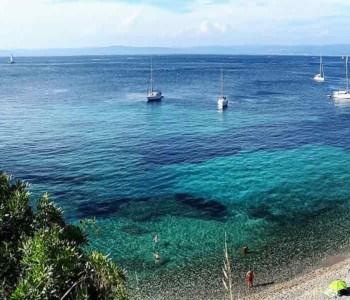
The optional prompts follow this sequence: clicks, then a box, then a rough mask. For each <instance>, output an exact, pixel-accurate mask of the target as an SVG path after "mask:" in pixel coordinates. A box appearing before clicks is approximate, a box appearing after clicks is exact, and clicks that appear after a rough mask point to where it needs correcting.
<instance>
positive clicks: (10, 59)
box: [9, 54, 15, 64]
mask: <svg viewBox="0 0 350 300" xmlns="http://www.w3.org/2000/svg"><path fill="white" fill-rule="evenodd" d="M14 63H15V60H14V59H13V55H12V54H11V55H10V58H9V64H14Z"/></svg>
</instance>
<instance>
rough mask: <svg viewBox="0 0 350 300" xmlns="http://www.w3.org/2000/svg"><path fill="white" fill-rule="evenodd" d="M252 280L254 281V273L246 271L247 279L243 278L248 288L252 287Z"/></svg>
mask: <svg viewBox="0 0 350 300" xmlns="http://www.w3.org/2000/svg"><path fill="white" fill-rule="evenodd" d="M253 279H254V273H253V271H250V270H249V271H248V273H247V277H246V278H245V280H246V282H247V285H248V288H251V287H252V286H253Z"/></svg>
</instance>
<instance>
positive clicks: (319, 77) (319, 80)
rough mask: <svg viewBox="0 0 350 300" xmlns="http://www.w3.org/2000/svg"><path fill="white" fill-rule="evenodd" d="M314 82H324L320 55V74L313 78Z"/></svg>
mask: <svg viewBox="0 0 350 300" xmlns="http://www.w3.org/2000/svg"><path fill="white" fill-rule="evenodd" d="M314 80H315V81H316V82H324V69H323V62H322V55H320V72H319V73H318V74H316V75H315V76H314Z"/></svg>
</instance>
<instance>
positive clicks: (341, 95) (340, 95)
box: [332, 56, 350, 99]
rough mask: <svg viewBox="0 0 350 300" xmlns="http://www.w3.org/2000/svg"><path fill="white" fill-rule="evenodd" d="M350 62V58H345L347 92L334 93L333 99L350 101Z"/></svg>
mask: <svg viewBox="0 0 350 300" xmlns="http://www.w3.org/2000/svg"><path fill="white" fill-rule="evenodd" d="M348 61H349V57H348V56H346V57H345V78H346V91H334V92H333V94H332V97H333V98H336V99H350V93H349V79H348Z"/></svg>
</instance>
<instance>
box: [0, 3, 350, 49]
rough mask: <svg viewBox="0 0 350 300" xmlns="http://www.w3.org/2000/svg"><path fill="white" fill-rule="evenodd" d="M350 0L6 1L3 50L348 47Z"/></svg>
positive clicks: (0, 18) (1, 19)
mask: <svg viewBox="0 0 350 300" xmlns="http://www.w3.org/2000/svg"><path fill="white" fill-rule="evenodd" d="M349 31H350V0H317V1H315V0H100V1H98V0H80V1H78V0H0V41H1V44H0V49H7V50H9V49H44V48H79V47H105V46H112V45H125V46H144V47H192V46H208V45H246V44H250V45H251V44H263V45H305V44H307V45H311V44H312V45H319V44H347V43H348V44H350V33H349Z"/></svg>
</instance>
